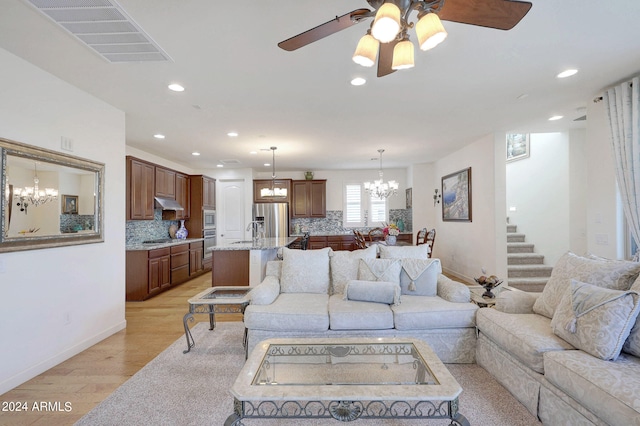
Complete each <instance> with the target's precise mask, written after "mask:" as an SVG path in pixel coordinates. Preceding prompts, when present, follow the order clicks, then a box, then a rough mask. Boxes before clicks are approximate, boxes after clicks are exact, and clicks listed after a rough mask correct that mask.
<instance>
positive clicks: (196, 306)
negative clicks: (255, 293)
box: [182, 286, 252, 354]
mask: <svg viewBox="0 0 640 426" xmlns="http://www.w3.org/2000/svg"><path fill="white" fill-rule="evenodd" d="M251 289H252V287H248V286H218V287H211V288H208V289H206V290H205V291H203V292H200V293H198V294H197V295H195V296H194V297H192V298H191V299H189V300H188V303H189V312H187V313H186V314H185V316H184V317H183V319H182V322H183V324H184V335H185V338H186V339H187V349H186V350H185V351H183V353H185V354H186V353H187V352H189V351H190V350H191V348H193V347H194V346H195V344H196V342H195V341H194V340H193V336H192V335H191V330H190V329H189V325H188V323H189V322H193V321H195V318H194V317H193V315H194V314H209V330H213V329H215V328H216V314H238V313H240V314H243V315H244V310H245V309H246V307H247V305H249V297H248V293H249V291H251ZM246 344H247V329H246V328H245V331H244V338H243V345H244V346H246Z"/></svg>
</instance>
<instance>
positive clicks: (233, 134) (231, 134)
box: [227, 132, 238, 138]
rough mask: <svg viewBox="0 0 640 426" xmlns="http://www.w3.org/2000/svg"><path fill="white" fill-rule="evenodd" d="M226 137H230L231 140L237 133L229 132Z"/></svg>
mask: <svg viewBox="0 0 640 426" xmlns="http://www.w3.org/2000/svg"><path fill="white" fill-rule="evenodd" d="M227 136H229V137H231V138H235V137H237V136H238V132H229V133H227Z"/></svg>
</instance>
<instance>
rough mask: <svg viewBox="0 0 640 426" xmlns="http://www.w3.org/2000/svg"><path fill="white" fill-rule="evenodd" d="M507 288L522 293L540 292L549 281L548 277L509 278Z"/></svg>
mask: <svg viewBox="0 0 640 426" xmlns="http://www.w3.org/2000/svg"><path fill="white" fill-rule="evenodd" d="M508 281H509V287H514V288H517V289H518V290H522V291H531V292H541V291H542V290H543V289H544V286H545V285H546V284H547V282H548V281H549V277H538V278H533V277H531V278H509V279H508Z"/></svg>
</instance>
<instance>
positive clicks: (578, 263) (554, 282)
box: [533, 252, 640, 318]
mask: <svg viewBox="0 0 640 426" xmlns="http://www.w3.org/2000/svg"><path fill="white" fill-rule="evenodd" d="M638 273H640V263H637V262H621V261H616V262H612V261H606V260H599V259H592V258H588V257H582V256H578V255H576V254H574V253H571V252H567V253H565V254H564V255H563V256H562V257H560V259H559V260H558V262H557V263H556V265H555V266H554V267H553V271H552V272H551V278H549V281H548V282H547V284H546V285H545V286H544V290H543V291H542V295H541V296H540V297H539V298H538V300H536V302H535V304H534V305H533V311H534V312H535V313H537V314H540V315H544V316H545V317H547V318H552V317H553V314H554V312H555V310H556V306H558V303H559V302H560V299H561V298H562V296H563V295H564V292H565V290H566V289H567V287H569V283H570V282H571V280H572V279H576V280H578V281H582V282H584V283H588V284H593V285H597V286H599V287H605V288H611V289H614V290H628V289H629V287H631V284H633V282H634V281H635V279H636V278H637V277H638Z"/></svg>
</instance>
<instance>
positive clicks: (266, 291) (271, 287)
mask: <svg viewBox="0 0 640 426" xmlns="http://www.w3.org/2000/svg"><path fill="white" fill-rule="evenodd" d="M279 294H280V281H279V280H278V278H276V277H274V276H270V275H267V276H266V277H264V280H262V282H261V283H260V284H258V285H257V286H255V287H254V288H253V289H251V291H250V292H249V298H250V299H251V303H252V304H254V305H270V304H272V303H273V301H274V300H276V298H277V297H278V295H279Z"/></svg>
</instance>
